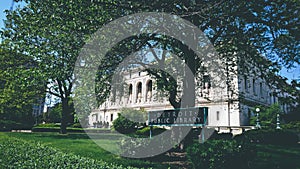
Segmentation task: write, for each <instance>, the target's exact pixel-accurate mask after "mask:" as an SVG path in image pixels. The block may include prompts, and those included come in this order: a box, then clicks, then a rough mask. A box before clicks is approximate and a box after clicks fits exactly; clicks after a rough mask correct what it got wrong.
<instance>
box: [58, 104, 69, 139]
mask: <svg viewBox="0 0 300 169" xmlns="http://www.w3.org/2000/svg"><path fill="white" fill-rule="evenodd" d="M61 100H62V114H61V124H60V134H67V123H68V112H69V105H68V100H69V99H68V98H62V99H61Z"/></svg>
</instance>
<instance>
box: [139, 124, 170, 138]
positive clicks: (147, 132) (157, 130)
mask: <svg viewBox="0 0 300 169" xmlns="http://www.w3.org/2000/svg"><path fill="white" fill-rule="evenodd" d="M165 130H166V129H163V128H160V127H155V126H154V127H153V129H152V135H153V136H155V135H159V134H161V133H162V132H164V131H165ZM135 134H136V135H141V136H148V137H149V136H150V126H147V127H144V128H142V129H139V130H137V131H136V132H135Z"/></svg>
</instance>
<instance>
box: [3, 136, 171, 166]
mask: <svg viewBox="0 0 300 169" xmlns="http://www.w3.org/2000/svg"><path fill="white" fill-rule="evenodd" d="M1 135H8V136H10V137H16V138H20V139H24V140H29V141H37V142H41V143H43V144H44V145H47V146H51V147H54V148H56V149H59V150H61V151H63V152H66V153H73V154H75V155H79V156H82V157H87V158H92V159H95V160H103V161H105V162H108V163H114V164H117V165H123V166H133V167H145V168H149V167H151V168H168V167H170V166H169V165H162V164H160V163H154V162H149V161H143V160H136V159H125V158H122V157H120V156H118V155H115V154H113V153H110V152H108V151H106V150H104V149H102V148H101V147H103V146H105V147H106V148H108V149H116V150H117V149H118V144H119V142H118V141H116V140H114V139H111V137H113V136H114V134H113V133H106V134H101V135H103V137H101V139H97V140H95V142H97V144H101V147H100V146H98V145H97V144H96V143H95V142H94V141H93V140H92V139H90V138H89V136H87V135H86V134H85V133H82V134H81V133H70V134H67V135H61V134H58V133H46V132H44V133H9V132H7V133H0V137H1ZM171 168H174V167H171Z"/></svg>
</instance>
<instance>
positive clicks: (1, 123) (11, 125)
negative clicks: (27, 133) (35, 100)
mask: <svg viewBox="0 0 300 169" xmlns="http://www.w3.org/2000/svg"><path fill="white" fill-rule="evenodd" d="M31 128H32V125H30V124H21V123H17V122H15V121H11V120H0V131H11V130H28V129H29V130H30V129H31Z"/></svg>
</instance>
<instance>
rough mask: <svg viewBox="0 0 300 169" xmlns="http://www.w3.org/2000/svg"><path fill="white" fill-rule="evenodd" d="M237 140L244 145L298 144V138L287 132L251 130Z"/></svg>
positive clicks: (237, 137) (236, 138)
mask: <svg viewBox="0 0 300 169" xmlns="http://www.w3.org/2000/svg"><path fill="white" fill-rule="evenodd" d="M235 140H237V141H240V142H243V143H259V144H274V145H295V144H297V143H298V136H297V134H295V133H293V132H291V131H286V130H250V131H246V132H244V133H243V134H241V135H238V136H236V137H235Z"/></svg>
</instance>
